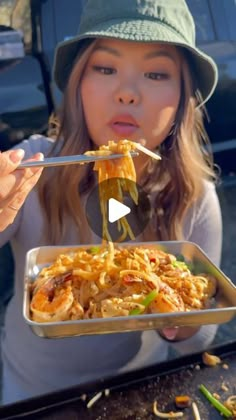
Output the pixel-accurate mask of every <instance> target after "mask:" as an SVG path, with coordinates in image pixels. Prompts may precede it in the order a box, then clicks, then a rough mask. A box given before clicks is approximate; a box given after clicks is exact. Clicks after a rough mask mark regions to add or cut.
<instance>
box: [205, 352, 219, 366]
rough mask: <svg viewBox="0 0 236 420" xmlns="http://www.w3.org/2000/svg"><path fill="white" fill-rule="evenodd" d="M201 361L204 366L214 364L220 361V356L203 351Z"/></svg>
mask: <svg viewBox="0 0 236 420" xmlns="http://www.w3.org/2000/svg"><path fill="white" fill-rule="evenodd" d="M202 361H203V363H204V365H206V366H216V365H218V364H220V363H221V358H220V357H218V356H215V355H214V354H210V353H207V352H206V351H205V352H204V353H203V354H202Z"/></svg>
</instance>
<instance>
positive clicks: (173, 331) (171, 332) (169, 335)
mask: <svg viewBox="0 0 236 420" xmlns="http://www.w3.org/2000/svg"><path fill="white" fill-rule="evenodd" d="M178 331H179V329H178V327H173V328H163V330H162V331H161V335H162V337H163V338H166V339H167V340H174V339H175V338H176V336H177V334H178Z"/></svg>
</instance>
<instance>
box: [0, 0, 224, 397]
mask: <svg viewBox="0 0 236 420" xmlns="http://www.w3.org/2000/svg"><path fill="white" fill-rule="evenodd" d="M54 74H55V80H56V82H57V84H58V87H59V88H60V89H62V90H63V91H64V100H63V104H62V108H61V111H60V113H59V121H60V123H59V133H58V137H57V139H58V140H57V141H56V142H54V141H52V140H51V139H49V138H45V137H42V136H32V137H31V138H30V139H29V140H27V141H25V142H23V143H22V144H20V145H19V149H18V150H15V151H9V152H6V153H4V154H2V155H1V156H0V157H1V159H0V165H1V166H0V168H2V169H1V170H0V173H1V182H0V185H1V191H0V197H1V201H0V203H1V204H0V207H1V210H0V228H1V230H2V233H1V236H0V241H1V244H4V243H5V242H6V241H8V240H11V244H12V248H13V252H14V257H15V267H16V269H15V273H16V274H15V295H14V297H13V299H12V300H11V302H10V304H9V306H8V310H7V314H6V325H5V332H4V335H3V373H4V375H3V400H4V402H11V401H14V400H16V399H22V398H26V397H29V396H32V395H38V394H40V393H43V392H49V391H52V390H55V389H60V388H63V387H66V386H70V385H74V384H78V383H82V382H86V381H88V380H91V379H95V378H101V377H102V376H106V375H110V374H114V373H116V372H118V371H121V370H123V371H124V370H128V369H132V368H137V367H140V366H144V365H148V364H150V363H154V362H157V361H161V360H164V359H165V358H166V357H167V350H168V346H167V343H166V341H164V340H163V339H162V338H161V337H160V335H158V333H157V332H156V331H147V332H143V333H140V332H134V333H125V334H112V335H104V336H99V335H98V336H95V337H89V336H87V337H78V338H70V339H65V340H57V341H55V340H43V339H40V338H38V337H36V336H34V335H33V333H32V332H31V330H30V329H29V328H28V327H27V326H26V325H25V323H24V321H23V318H22V314H21V312H22V299H23V297H22V295H23V287H22V279H23V275H24V260H25V253H26V252H27V251H28V250H29V249H30V248H34V247H36V246H41V245H46V244H50V245H56V244H57V245H62V244H78V243H96V242H100V238H98V237H97V236H96V235H94V234H93V232H91V231H90V229H89V226H88V223H87V219H86V214H85V211H84V207H85V203H86V198H87V196H88V194H89V192H90V191H91V188H92V187H93V185H94V182H95V175H94V172H93V170H92V168H91V167H90V166H89V165H84V166H82V167H81V168H80V169H79V170H78V168H76V167H73V166H68V167H63V168H56V169H53V170H51V169H50V170H49V169H47V170H45V171H44V173H43V174H42V176H41V178H40V175H41V172H42V170H41V169H37V170H34V171H33V170H31V169H25V170H22V169H21V170H19V169H17V166H18V164H19V163H20V161H21V159H22V157H23V153H24V156H25V159H28V158H31V159H32V158H33V159H35V160H39V159H42V158H43V156H42V154H44V155H69V154H81V153H84V152H85V151H87V150H92V149H96V148H98V147H99V146H100V145H101V144H106V143H107V142H108V140H111V139H112V140H115V141H118V140H120V139H122V138H127V137H128V138H129V139H130V140H132V141H140V139H142V138H145V140H146V147H147V148H149V149H150V150H153V151H155V150H156V149H158V150H159V152H160V153H161V155H162V161H161V162H157V163H156V164H154V163H151V162H150V160H149V159H147V157H146V156H144V155H140V156H139V157H138V158H135V160H134V163H135V168H136V173H137V179H138V182H139V183H140V184H141V185H142V186H143V187H144V188H145V189H146V191H147V192H148V193H149V194H150V196H151V203H152V206H153V208H154V210H155V211H154V216H153V218H152V220H150V223H149V225H148V226H147V229H146V230H145V232H144V233H143V238H144V240H153V239H155V240H175V239H186V240H190V241H193V242H196V243H197V244H198V245H200V246H201V247H202V248H203V249H204V250H205V252H206V253H207V254H208V255H209V257H210V258H211V259H212V260H213V261H214V262H215V263H216V264H219V263H220V253H221V215H220V208H219V203H218V199H217V195H216V192H215V188H214V184H213V183H212V180H213V179H214V172H213V166H212V162H211V160H210V159H208V158H207V157H206V154H205V152H204V148H203V140H204V138H205V136H204V129H203V125H202V111H201V109H202V108H201V107H202V105H203V104H204V103H205V102H206V101H207V100H208V99H209V97H210V96H211V95H212V93H213V91H214V88H215V85H216V82H217V70H216V66H215V64H214V62H213V61H212V59H211V58H210V57H208V56H207V55H205V54H204V53H202V52H201V51H199V50H198V49H197V48H196V46H195V43H194V23H193V19H192V16H191V14H190V12H189V10H188V8H187V6H186V4H185V2H184V1H178V2H175V1H172V0H165V1H162V0H153V1H148V0H143V1H140V0H120V1H119V2H117V1H116V0H113V1H111V0H109V1H106V0H100V1H99V0H88V2H87V4H86V7H85V10H84V13H83V16H82V20H81V24H80V32H79V34H78V36H76V37H75V38H74V39H71V40H69V41H66V42H64V43H62V44H60V45H59V47H58V49H57V51H56V56H55V66H54ZM39 178H40V181H39V183H38V184H37V186H36V183H37V181H38V179H39ZM137 239H138V238H137ZM215 329H216V328H215V327H214V326H212V327H209V326H206V327H202V328H201V329H200V330H199V332H197V333H196V334H195V335H193V333H194V332H196V331H193V330H190V329H180V330H177V329H176V330H175V329H174V330H173V329H172V330H167V331H164V332H162V335H164V337H166V338H168V339H170V340H173V339H174V340H177V341H178V340H181V339H183V338H187V337H191V336H192V337H191V338H188V340H186V341H183V342H181V341H179V342H177V343H175V347H176V349H177V350H178V351H180V352H186V351H194V350H197V349H200V348H203V346H204V345H207V344H209V343H210V342H211V340H212V338H213V336H214V333H215Z"/></svg>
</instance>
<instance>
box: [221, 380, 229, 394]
mask: <svg viewBox="0 0 236 420" xmlns="http://www.w3.org/2000/svg"><path fill="white" fill-rule="evenodd" d="M221 389H222V391H225V392H227V391H228V390H229V388H228V387H227V385H225V383H224V382H222V384H221Z"/></svg>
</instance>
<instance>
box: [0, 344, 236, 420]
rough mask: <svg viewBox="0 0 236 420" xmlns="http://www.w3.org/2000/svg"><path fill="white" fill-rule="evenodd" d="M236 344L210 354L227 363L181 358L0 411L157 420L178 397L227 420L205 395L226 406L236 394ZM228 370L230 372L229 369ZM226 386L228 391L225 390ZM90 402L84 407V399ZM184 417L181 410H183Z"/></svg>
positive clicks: (12, 417)
mask: <svg viewBox="0 0 236 420" xmlns="http://www.w3.org/2000/svg"><path fill="white" fill-rule="evenodd" d="M235 349H236V342H235V341H234V342H230V343H228V344H225V345H223V346H222V345H221V346H214V347H212V348H210V349H209V350H207V351H208V352H209V353H211V354H215V355H218V356H219V357H220V358H221V360H222V363H221V364H220V365H217V366H214V367H209V366H204V364H203V363H202V352H200V353H194V354H191V355H185V356H181V357H179V358H176V359H174V360H168V361H166V362H162V363H159V364H156V365H151V366H148V367H145V368H141V369H135V370H134V371H131V372H127V373H120V374H118V375H116V376H110V377H105V378H104V377H101V379H99V380H96V381H92V382H87V383H86V384H82V385H75V386H73V387H69V388H64V389H61V390H59V391H54V392H51V393H48V394H42V395H40V396H37V397H33V398H30V399H27V400H23V401H19V402H15V403H13V404H8V405H4V406H1V407H0V419H5V420H16V419H18V420H19V419H29V420H30V419H33V420H56V419H66V420H97V419H100V420H107V419H109V420H125V419H126V420H127V419H129V420H134V419H136V420H137V419H139V420H147V419H149V420H156V419H157V417H156V416H155V415H154V414H153V408H152V407H153V401H154V400H157V401H158V407H159V409H160V410H161V411H170V410H173V411H176V407H175V405H174V397H175V396H176V395H189V397H190V398H191V399H192V401H195V402H196V403H197V405H198V408H199V411H200V415H201V418H202V420H212V419H214V420H222V416H221V415H220V414H219V413H218V412H217V411H216V409H215V408H214V407H213V406H211V404H210V403H209V402H208V401H207V400H206V399H205V398H204V397H203V396H202V395H201V393H200V391H199V389H198V387H199V385H200V384H204V385H205V386H206V387H207V388H208V389H209V390H210V391H211V392H217V393H218V394H220V395H221V397H222V398H221V401H224V400H226V399H227V397H228V396H229V395H232V394H234V393H235V376H236V350H235ZM224 364H227V365H228V366H229V369H224V367H223V366H224ZM223 382H224V383H225V385H227V387H228V391H223V390H222V389H221V384H222V383H223ZM106 389H109V390H110V394H109V396H108V397H106V396H105V395H104V392H103V395H102V397H101V398H100V399H99V400H98V401H97V402H96V404H95V405H94V406H93V407H92V408H90V409H88V408H87V402H88V401H89V400H90V399H91V398H92V397H93V396H94V395H95V394H96V393H98V392H102V391H104V390H106ZM84 395H86V396H87V398H86V400H85V401H84V398H83V396H84ZM181 411H182V410H181ZM182 419H183V420H190V419H193V415H192V409H191V408H186V409H184V417H182Z"/></svg>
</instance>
